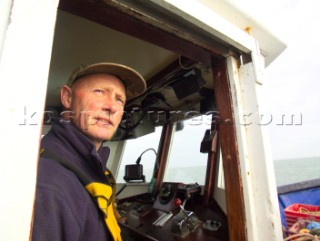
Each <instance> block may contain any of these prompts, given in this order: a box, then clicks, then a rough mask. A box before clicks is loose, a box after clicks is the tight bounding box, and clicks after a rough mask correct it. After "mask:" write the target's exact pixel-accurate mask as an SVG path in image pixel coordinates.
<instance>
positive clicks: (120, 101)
mask: <svg viewBox="0 0 320 241" xmlns="http://www.w3.org/2000/svg"><path fill="white" fill-rule="evenodd" d="M117 102H118V103H120V104H122V105H124V104H125V101H124V100H123V99H122V98H117Z"/></svg>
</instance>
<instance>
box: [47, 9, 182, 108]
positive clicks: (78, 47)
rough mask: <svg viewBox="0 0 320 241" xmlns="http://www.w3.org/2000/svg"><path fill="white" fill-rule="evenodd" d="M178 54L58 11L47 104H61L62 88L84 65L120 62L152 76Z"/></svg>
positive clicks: (147, 76) (146, 76)
mask: <svg viewBox="0 0 320 241" xmlns="http://www.w3.org/2000/svg"><path fill="white" fill-rule="evenodd" d="M177 58H178V55H177V54H175V53H173V52H170V51H167V50H165V49H163V48H160V47H157V46H156V45H153V44H150V43H147V42H144V41H141V40H139V39H137V38H134V37H131V36H128V35H126V34H123V33H121V32H118V31H115V30H113V29H110V28H107V27H104V26H102V25H100V24H96V23H93V22H91V21H88V20H86V19H84V18H81V17H78V16H75V15H73V14H69V13H66V12H63V11H58V17H57V23H56V30H55V37H54V43H53V49H52V58H51V65H50V72H49V84H48V96H47V105H48V106H57V105H59V104H60V100H59V97H58V92H59V89H60V88H61V86H62V85H64V84H66V83H67V80H68V78H69V76H70V74H71V72H72V71H73V70H74V69H75V68H77V67H78V66H80V65H87V64H92V63H96V62H117V63H121V64H125V65H128V66H130V67H132V68H134V69H136V70H137V71H139V72H140V73H141V74H142V76H144V77H145V78H146V79H149V78H150V77H152V76H153V75H155V74H156V73H158V72H159V71H160V70H161V69H163V68H164V67H165V66H166V65H168V63H171V62H173V61H174V60H176V59H177Z"/></svg>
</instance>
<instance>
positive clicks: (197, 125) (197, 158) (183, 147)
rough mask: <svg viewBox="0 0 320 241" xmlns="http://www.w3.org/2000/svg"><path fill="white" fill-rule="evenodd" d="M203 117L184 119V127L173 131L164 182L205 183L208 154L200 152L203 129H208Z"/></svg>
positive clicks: (208, 126)
mask: <svg viewBox="0 0 320 241" xmlns="http://www.w3.org/2000/svg"><path fill="white" fill-rule="evenodd" d="M205 117H206V118H207V116H203V117H199V119H197V120H190V121H185V122H184V128H183V129H182V130H179V131H176V132H175V133H174V136H173V140H172V145H171V151H170V154H169V157H168V164H167V169H166V172H165V176H164V181H165V182H183V183H185V184H189V183H195V182H196V183H198V184H200V185H203V184H204V183H205V176H206V167H207V158H208V154H207V153H201V152H200V145H201V141H202V139H203V137H204V134H205V131H206V130H207V129H210V125H209V124H210V123H206V122H205V121H204V120H205V119H204V118H205Z"/></svg>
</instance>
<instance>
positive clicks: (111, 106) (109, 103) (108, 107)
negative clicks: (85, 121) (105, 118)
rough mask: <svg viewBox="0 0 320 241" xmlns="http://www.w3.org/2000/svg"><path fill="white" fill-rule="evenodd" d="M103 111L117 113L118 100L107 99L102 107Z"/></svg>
mask: <svg viewBox="0 0 320 241" xmlns="http://www.w3.org/2000/svg"><path fill="white" fill-rule="evenodd" d="M102 109H103V111H107V112H110V113H115V112H116V111H117V106H116V100H115V98H112V97H107V98H106V99H105V101H104V103H103V106H102Z"/></svg>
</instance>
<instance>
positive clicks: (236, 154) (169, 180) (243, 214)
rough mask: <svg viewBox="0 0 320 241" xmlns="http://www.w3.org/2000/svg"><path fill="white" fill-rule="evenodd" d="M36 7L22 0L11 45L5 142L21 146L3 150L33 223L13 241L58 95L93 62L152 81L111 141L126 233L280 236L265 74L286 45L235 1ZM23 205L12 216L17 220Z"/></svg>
mask: <svg viewBox="0 0 320 241" xmlns="http://www.w3.org/2000/svg"><path fill="white" fill-rule="evenodd" d="M26 2H28V1H26ZM35 2H37V1H32V3H30V4H31V6H32V7H33V8H32V11H31V12H29V13H28V12H27V9H29V8H27V6H26V5H25V4H24V3H20V2H16V1H15V2H12V5H10V7H11V8H10V7H9V8H10V9H11V11H12V12H11V23H10V22H6V23H7V26H8V30H7V32H6V35H5V37H3V38H2V42H1V43H3V44H2V46H3V48H2V52H1V53H2V54H1V65H0V67H1V72H0V74H1V79H2V80H1V85H2V86H3V87H4V88H1V96H2V97H1V98H2V100H3V101H1V104H4V103H6V101H8V98H9V97H8V96H9V95H11V94H12V92H10V93H6V91H7V90H8V89H10V88H13V87H14V86H19V90H18V93H19V96H15V97H17V98H16V102H15V103H12V104H9V108H8V107H6V108H5V110H6V111H7V113H8V114H9V116H10V117H12V118H13V119H14V120H16V121H15V123H14V124H12V122H9V121H7V120H3V122H4V123H2V124H3V125H1V130H2V133H8V131H7V129H8V127H10V135H9V134H6V142H10V143H11V145H12V142H11V141H10V140H17V142H15V143H17V144H14V145H15V148H14V150H13V147H12V146H10V145H8V144H4V145H3V147H4V148H5V149H6V151H5V152H4V156H5V159H6V160H10V164H8V163H7V162H6V163H4V164H8V165H9V166H6V167H5V168H4V169H2V170H6V172H10V171H12V170H17V169H18V173H16V174H19V175H18V177H15V178H18V179H17V180H16V181H13V182H12V183H10V185H9V186H8V187H7V190H6V192H7V193H11V194H12V197H16V195H17V194H15V193H12V189H15V188H16V187H17V186H19V187H21V185H23V188H24V189H23V190H25V191H24V192H25V193H26V194H25V201H24V204H23V208H24V211H23V213H24V215H25V217H26V220H23V221H21V222H19V225H20V224H21V227H22V229H23V231H22V232H20V234H19V235H18V234H13V233H12V232H11V231H12V226H10V225H13V221H10V220H9V222H3V225H2V227H7V228H6V230H7V232H5V233H4V234H3V235H4V237H5V239H3V240H18V239H19V240H27V237H28V235H29V233H28V228H30V224H31V220H32V204H33V198H34V184H35V180H36V166H37V158H38V148H39V140H40V138H41V136H42V135H45V134H46V133H47V131H48V130H49V129H50V126H51V124H52V123H53V122H54V121H55V120H56V119H57V118H58V117H59V116H60V115H61V111H62V109H61V105H60V100H59V89H60V87H61V86H62V85H64V84H66V82H67V80H68V77H69V75H70V74H71V72H72V70H74V69H75V68H76V67H78V66H79V65H87V64H91V63H96V62H116V63H121V64H125V65H128V66H130V67H132V68H134V69H136V70H137V71H138V72H139V73H140V74H141V75H142V76H143V77H144V78H145V79H146V82H147V91H146V92H145V93H144V94H143V95H142V96H140V97H138V98H135V99H133V100H130V101H129V102H128V103H127V104H126V107H125V115H124V117H123V120H122V122H121V124H120V127H119V128H118V131H117V133H116V134H115V136H114V137H113V139H112V140H110V141H107V142H106V143H105V146H108V147H109V148H110V150H111V153H110V157H109V160H108V163H107V167H108V168H109V169H110V170H111V171H112V173H113V175H114V177H115V179H116V183H117V184H116V194H115V198H116V202H117V208H118V211H119V214H120V215H121V219H120V225H121V228H122V229H123V230H124V232H126V233H127V234H128V235H129V236H130V237H131V238H132V239H133V240H139V241H144V240H146V241H148V240H158V241H171V240H172V241H173V240H192V241H196V240H198V241H200V240H217V241H226V240H230V241H236V240H237V241H238V240H259V241H263V240H281V239H282V231H281V220H280V214H279V207H278V199H277V189H276V184H275V178H274V174H273V164H272V157H271V152H270V146H269V144H268V139H267V138H266V133H265V130H264V126H263V125H262V124H260V121H261V118H260V117H261V116H260V115H261V113H262V110H263V105H264V97H263V82H264V80H263V71H264V68H265V67H266V66H267V65H268V64H269V63H271V62H272V61H273V60H274V59H275V58H276V57H277V56H278V55H279V54H280V53H281V52H282V51H283V49H284V48H285V45H284V44H283V43H282V42H281V41H280V40H279V39H278V38H277V37H275V36H274V35H273V34H271V33H270V32H269V31H267V30H266V29H265V28H264V27H263V26H261V25H259V23H257V22H255V21H253V20H252V19H251V18H249V17H247V15H246V14H245V13H244V12H243V10H242V9H241V8H240V7H239V6H238V5H236V3H234V2H233V1H225V2H221V3H214V2H212V1H205V0H203V1H174V0H152V1H141V0H136V1H130V0H119V1H102V0H94V1H88V0H60V1H52V3H45V2H46V1H42V3H41V4H39V3H35ZM36 4H39V5H37V6H36ZM37 7H38V8H37ZM35 10H37V11H35ZM19 11H21V12H19ZM8 16H9V15H8ZM26 16H28V18H26ZM3 18H4V17H3ZM8 18H9V17H8ZM21 26H28V28H26V31H27V32H28V35H26V33H25V32H23V30H22V27H21ZM21 38H24V39H25V40H24V43H23V44H22V45H21V46H20V45H19V44H17V43H16V42H14V39H21ZM18 51H20V54H19V55H16V54H17V52H18ZM13 56H15V57H13ZM3 78H5V79H6V82H5V83H3ZM9 136H11V137H9ZM18 137H19V138H18ZM2 138H3V137H2ZM11 138H12V139H11ZM1 140H3V139H1ZM1 143H2V142H1ZM17 146H18V147H19V150H20V148H21V152H20V151H18V153H16V152H17V150H16V147H17ZM12 153H13V154H12ZM22 158H23V159H22ZM17 162H19V168H17V165H18V164H17ZM1 165H2V162H1ZM4 166H5V165H4ZM21 167H22V170H21ZM20 170H21V171H20ZM6 178H7V176H6V175H5V176H2V177H1V180H2V182H4V181H5V180H6ZM24 181H26V182H25V183H22V184H21V182H24ZM13 199H14V198H13ZM13 199H11V203H10V202H9V201H8V202H5V203H4V205H5V206H7V207H8V208H7V211H6V213H7V214H8V215H13V214H14V215H18V210H16V209H14V208H13V207H14V206H15V207H16V206H17V205H16V204H15V201H13ZM21 208H22V207H21ZM18 209H19V208H18ZM16 222H17V221H16V220H15V223H16ZM1 224H2V223H1ZM1 233H2V231H1ZM16 235H18V236H16ZM17 237H20V238H17Z"/></svg>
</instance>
